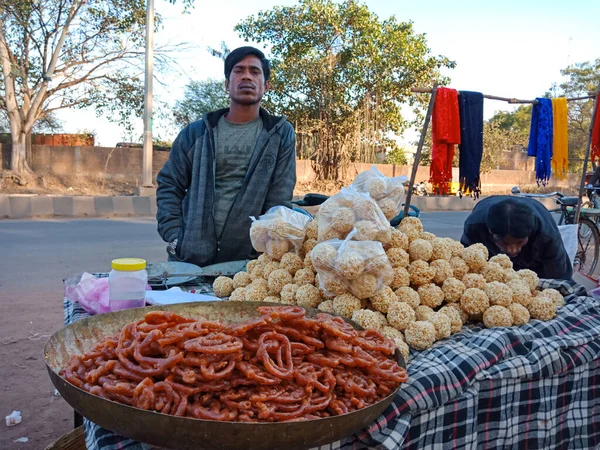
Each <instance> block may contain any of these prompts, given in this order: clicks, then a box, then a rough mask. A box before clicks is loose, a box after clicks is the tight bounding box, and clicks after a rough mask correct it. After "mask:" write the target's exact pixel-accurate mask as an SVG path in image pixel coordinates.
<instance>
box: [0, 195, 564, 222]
mask: <svg viewBox="0 0 600 450" xmlns="http://www.w3.org/2000/svg"><path fill="white" fill-rule="evenodd" d="M483 198H485V197H481V198H480V200H481V199H483ZM538 200H539V201H540V202H541V203H542V204H543V205H544V206H545V207H546V208H548V209H553V208H556V201H555V200H554V199H553V198H543V199H538ZM477 201H478V200H477ZM477 201H475V200H473V199H472V198H471V197H463V198H460V197H413V198H412V200H411V203H412V204H413V205H415V206H416V207H417V208H419V209H420V210H421V211H423V212H432V211H470V210H471V209H473V207H474V206H475V204H476V203H477ZM106 216H110V217H119V216H121V217H130V216H156V196H83V195H81V196H40V195H33V194H31V195H28V194H14V195H13V194H10V195H9V194H0V219H31V218H35V217H106Z"/></svg>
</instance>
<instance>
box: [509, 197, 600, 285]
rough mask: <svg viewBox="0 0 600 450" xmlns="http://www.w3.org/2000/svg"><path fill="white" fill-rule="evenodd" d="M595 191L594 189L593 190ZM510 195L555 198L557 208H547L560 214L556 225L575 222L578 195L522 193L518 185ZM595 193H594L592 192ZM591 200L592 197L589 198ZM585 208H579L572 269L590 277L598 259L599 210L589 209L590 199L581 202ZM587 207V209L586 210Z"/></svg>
mask: <svg viewBox="0 0 600 450" xmlns="http://www.w3.org/2000/svg"><path fill="white" fill-rule="evenodd" d="M594 192H595V191H594ZM511 193H512V195H514V196H516V197H527V198H552V197H555V198H556V203H557V205H559V207H558V208H555V209H551V210H549V211H550V212H551V213H558V214H560V218H559V220H558V226H561V225H563V224H564V225H573V224H574V223H575V211H576V208H577V203H578V202H579V197H567V196H565V195H564V194H563V193H562V192H558V191H555V192H550V193H548V194H524V193H522V192H521V190H520V189H519V188H518V187H514V188H512V190H511ZM593 195H596V194H593ZM590 200H592V201H593V199H590ZM583 205H584V206H586V208H581V210H580V217H579V227H578V229H577V252H576V254H575V260H574V261H573V270H574V271H576V272H580V273H581V274H583V275H586V276H588V277H591V276H592V275H593V274H594V272H595V271H596V267H597V266H598V260H599V259H600V227H599V223H598V221H599V218H598V215H599V214H600V210H594V209H590V208H589V207H590V206H592V208H593V203H592V202H591V201H588V202H584V203H583ZM586 209H587V211H586Z"/></svg>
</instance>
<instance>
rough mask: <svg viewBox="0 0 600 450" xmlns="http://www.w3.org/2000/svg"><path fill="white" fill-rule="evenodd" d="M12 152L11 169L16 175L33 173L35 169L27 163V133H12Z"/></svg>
mask: <svg viewBox="0 0 600 450" xmlns="http://www.w3.org/2000/svg"><path fill="white" fill-rule="evenodd" d="M11 137H12V152H11V158H10V170H12V171H13V172H14V173H15V175H19V176H23V175H31V174H33V171H32V170H31V168H30V167H29V165H28V164H27V144H26V142H27V133H23V132H20V133H11Z"/></svg>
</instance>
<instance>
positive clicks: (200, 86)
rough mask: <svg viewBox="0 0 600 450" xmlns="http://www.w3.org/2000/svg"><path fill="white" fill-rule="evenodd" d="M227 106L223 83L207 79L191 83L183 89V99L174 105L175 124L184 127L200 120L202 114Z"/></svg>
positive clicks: (227, 101) (227, 98)
mask: <svg viewBox="0 0 600 450" xmlns="http://www.w3.org/2000/svg"><path fill="white" fill-rule="evenodd" d="M228 106H229V97H228V96H227V93H226V92H225V84H224V82H223V81H218V80H213V79H208V80H203V81H192V82H191V83H189V84H188V85H187V86H186V88H185V94H184V99H183V100H180V101H178V102H177V103H176V105H175V112H174V113H173V115H174V116H175V122H176V123H177V124H178V125H181V126H186V125H189V124H190V123H191V122H193V121H195V120H198V119H200V118H202V116H203V115H204V113H207V112H209V111H215V110H217V109H221V108H227V107H228Z"/></svg>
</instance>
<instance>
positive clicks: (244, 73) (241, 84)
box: [225, 55, 270, 105]
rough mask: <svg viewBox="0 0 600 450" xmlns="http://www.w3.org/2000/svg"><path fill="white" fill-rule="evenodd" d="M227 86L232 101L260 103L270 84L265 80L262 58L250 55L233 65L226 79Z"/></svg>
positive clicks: (241, 103) (249, 103) (248, 103)
mask: <svg viewBox="0 0 600 450" xmlns="http://www.w3.org/2000/svg"><path fill="white" fill-rule="evenodd" d="M225 87H226V88H227V89H229V97H230V98H231V102H232V103H238V104H240V105H254V104H256V103H260V101H261V100H262V98H263V95H264V94H265V92H267V91H268V90H269V87H270V84H269V82H268V81H266V82H265V74H264V72H263V70H262V64H261V62H260V59H258V58H257V57H256V56H254V55H248V56H246V57H245V58H244V59H242V60H241V61H240V62H238V63H237V64H236V65H235V66H233V69H232V70H231V74H230V75H229V80H226V81H225Z"/></svg>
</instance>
